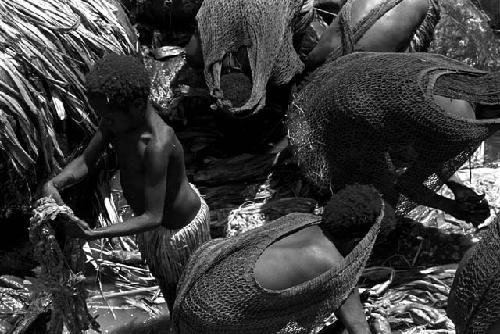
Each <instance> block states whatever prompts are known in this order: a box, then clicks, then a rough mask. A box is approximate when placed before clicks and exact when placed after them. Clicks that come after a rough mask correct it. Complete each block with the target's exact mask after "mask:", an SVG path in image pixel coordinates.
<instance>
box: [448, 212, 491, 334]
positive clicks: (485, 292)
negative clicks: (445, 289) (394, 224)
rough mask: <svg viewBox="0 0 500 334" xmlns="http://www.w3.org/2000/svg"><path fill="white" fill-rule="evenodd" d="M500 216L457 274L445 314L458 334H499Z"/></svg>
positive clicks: (465, 256) (463, 261) (464, 259)
mask: <svg viewBox="0 0 500 334" xmlns="http://www.w3.org/2000/svg"><path fill="white" fill-rule="evenodd" d="M499 273H500V216H497V217H496V218H495V220H494V221H493V222H492V223H491V224H490V225H489V226H488V229H487V230H486V231H484V234H482V239H481V241H479V242H478V243H477V244H476V245H475V246H474V247H473V248H471V249H470V250H468V251H467V252H466V253H465V255H464V257H463V259H462V261H461V262H460V264H459V265H458V269H457V271H456V273H455V279H454V280H453V284H452V286H451V290H450V294H449V296H448V308H447V310H446V313H447V314H448V317H450V319H451V320H452V321H453V323H454V324H455V330H456V332H457V334H468V333H477V334H497V333H500V297H499V291H500V276H499Z"/></svg>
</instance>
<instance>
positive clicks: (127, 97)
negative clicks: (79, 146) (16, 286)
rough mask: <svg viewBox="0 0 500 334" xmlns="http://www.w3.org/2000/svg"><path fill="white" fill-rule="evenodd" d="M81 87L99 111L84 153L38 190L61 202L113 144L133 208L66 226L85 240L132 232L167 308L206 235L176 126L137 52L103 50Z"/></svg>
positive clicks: (203, 215) (206, 225)
mask: <svg viewBox="0 0 500 334" xmlns="http://www.w3.org/2000/svg"><path fill="white" fill-rule="evenodd" d="M86 88H87V91H88V98H89V103H90V104H91V106H92V108H93V109H94V110H95V111H96V112H97V113H98V114H99V115H100V117H101V122H100V124H99V128H98V130H97V132H96V133H95V135H94V137H93V138H92V139H91V141H90V143H89V144H88V146H87V147H86V148H85V150H84V151H83V153H82V154H81V155H80V156H78V157H77V158H76V159H75V160H73V161H72V162H70V163H69V164H68V165H67V166H66V167H65V168H64V169H63V170H62V171H61V173H59V174H58V175H56V176H55V177H53V178H52V179H50V180H49V181H48V182H47V183H46V184H45V185H44V188H43V194H44V195H45V196H48V195H51V196H52V197H53V198H54V199H55V200H56V201H57V202H58V203H62V199H61V196H60V194H59V192H60V191H61V190H63V189H66V188H68V187H70V186H72V185H74V184H76V183H78V182H80V181H82V180H83V179H84V178H85V176H86V175H87V174H88V173H89V172H90V171H91V170H92V169H95V168H96V165H97V161H98V159H99V157H100V156H101V154H102V153H103V152H104V150H105V149H106V148H107V146H108V145H109V144H111V145H112V146H113V147H114V149H115V150H116V154H117V160H118V165H119V170H120V180H121V185H122V188H123V194H124V196H125V198H126V199H127V202H128V203H129V204H130V206H131V208H132V210H133V212H134V215H135V216H134V217H132V218H130V219H128V220H126V221H125V222H123V223H121V224H115V225H111V226H107V227H101V228H97V229H91V228H89V225H88V224H87V223H85V222H84V221H80V222H79V223H78V224H75V225H70V226H67V231H66V233H67V234H68V235H69V236H72V237H77V238H82V239H85V240H95V239H99V238H111V237H118V236H125V235H133V234H137V236H138V238H137V240H138V244H139V248H140V250H141V253H142V256H143V257H144V258H145V260H146V262H147V264H148V266H149V269H150V270H151V272H152V274H153V275H154V276H155V277H156V279H157V281H158V283H159V285H160V288H161V291H162V293H163V295H164V297H165V299H166V301H167V304H168V305H169V307H170V308H172V305H173V302H174V300H175V290H176V286H177V282H178V279H179V277H180V275H181V273H182V270H183V266H184V264H185V263H186V262H187V261H188V258H189V256H190V255H191V253H192V252H193V251H194V250H195V249H196V247H198V245H200V244H201V243H203V242H205V241H207V240H209V239H210V235H209V215H208V207H207V204H206V203H205V201H204V200H203V199H202V198H201V197H200V194H199V193H198V191H197V190H196V188H195V187H194V186H193V185H192V184H190V183H189V182H188V180H187V177H186V171H185V168H184V152H183V149H182V146H181V144H180V142H179V140H178V139H177V137H176V135H175V133H174V130H173V129H172V128H171V127H170V126H168V125H167V124H166V123H165V122H164V121H163V120H162V119H161V118H160V116H159V115H158V114H157V113H156V110H155V109H154V108H153V107H152V106H151V104H150V103H149V102H148V95H149V90H150V81H149V78H148V74H147V72H146V69H145V67H144V65H143V64H142V63H141V62H140V61H139V60H138V59H137V58H135V57H133V56H126V55H117V54H109V55H106V56H104V57H103V58H102V59H100V60H98V61H97V62H96V64H95V66H94V67H93V68H92V69H91V71H90V72H89V73H88V74H87V75H86Z"/></svg>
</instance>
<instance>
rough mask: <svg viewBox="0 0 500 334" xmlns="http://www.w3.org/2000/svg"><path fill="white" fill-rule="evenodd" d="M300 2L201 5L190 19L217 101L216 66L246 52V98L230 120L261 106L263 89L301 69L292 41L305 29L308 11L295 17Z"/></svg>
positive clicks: (208, 1) (244, 0) (213, 1)
mask: <svg viewBox="0 0 500 334" xmlns="http://www.w3.org/2000/svg"><path fill="white" fill-rule="evenodd" d="M303 5H304V1H303V0H276V1H264V0H232V1H224V0H205V1H203V4H202V6H201V8H200V10H199V11H198V14H197V16H196V18H197V21H198V31H199V33H200V37H201V45H202V50H203V59H204V63H205V69H204V72H205V80H206V84H207V86H208V88H209V90H210V92H211V93H212V94H213V95H214V96H215V97H217V98H219V99H220V100H222V98H223V92H222V96H221V90H220V74H221V73H220V69H221V68H220V66H221V63H222V59H223V57H224V56H225V55H226V54H227V53H230V52H236V51H238V49H239V48H241V47H246V48H247V55H248V60H249V63H250V68H251V71H252V93H251V95H250V97H249V99H248V100H247V101H246V103H245V104H243V105H242V106H240V107H237V108H234V107H232V108H230V109H229V111H230V112H231V113H233V114H235V115H245V114H251V113H254V112H257V111H259V110H260V109H261V108H262V107H263V106H264V105H265V102H266V85H267V84H268V83H271V84H275V85H281V84H285V83H288V82H289V81H290V80H291V79H292V78H293V77H294V76H295V75H296V74H297V73H299V72H301V71H302V69H303V68H304V64H303V63H302V62H301V60H300V59H299V56H298V54H297V52H296V51H295V49H294V45H293V38H294V35H295V34H299V33H301V32H303V31H304V30H305V28H306V27H307V25H308V24H309V22H310V21H311V20H312V11H309V12H306V13H301V9H302V6H303Z"/></svg>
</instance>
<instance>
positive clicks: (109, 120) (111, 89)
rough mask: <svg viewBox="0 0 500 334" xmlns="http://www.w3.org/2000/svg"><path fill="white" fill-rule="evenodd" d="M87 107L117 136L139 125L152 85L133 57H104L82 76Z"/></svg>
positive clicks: (115, 55)
mask: <svg viewBox="0 0 500 334" xmlns="http://www.w3.org/2000/svg"><path fill="white" fill-rule="evenodd" d="M85 87H86V89H87V94H88V99H89V103H90V105H91V106H92V108H93V109H94V110H95V111H96V112H97V113H98V114H99V116H101V117H102V119H103V121H104V123H105V124H106V125H107V126H108V127H109V128H110V129H111V130H112V131H113V132H116V133H121V132H125V131H127V130H129V129H131V128H134V127H136V126H139V125H140V124H142V122H143V119H144V113H145V110H146V108H147V101H148V96H149V91H150V88H151V82H150V79H149V76H148V73H147V71H146V68H145V66H144V64H143V63H142V62H141V61H140V60H139V59H138V58H137V57H135V56H130V55H119V54H107V55H105V56H104V57H103V58H101V59H99V60H98V61H97V62H96V63H95V65H94V66H93V67H92V69H91V70H90V71H89V72H88V73H87V75H86V76H85Z"/></svg>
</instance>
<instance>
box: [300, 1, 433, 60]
mask: <svg viewBox="0 0 500 334" xmlns="http://www.w3.org/2000/svg"><path fill="white" fill-rule="evenodd" d="M429 1H430V0H403V1H401V2H400V3H399V4H397V5H396V6H395V7H393V8H392V9H390V10H389V11H388V12H387V13H385V14H384V15H383V16H382V17H381V18H380V19H378V20H377V21H376V22H375V23H374V24H373V25H372V26H371V27H369V28H368V30H367V31H366V33H365V34H364V35H363V36H362V37H361V38H360V39H359V41H353V42H354V43H355V45H354V51H374V52H382V51H383V52H398V51H404V50H405V49H406V48H408V47H409V45H410V41H411V39H412V38H413V35H414V34H415V31H416V30H417V29H418V27H419V26H420V24H421V23H422V22H423V20H424V19H425V17H426V15H427V11H428V9H429ZM384 2H387V0H353V1H352V2H351V7H350V12H349V13H348V14H347V16H349V17H350V21H349V22H348V23H349V25H350V29H354V27H355V26H356V25H358V24H359V23H360V22H361V21H362V20H363V19H365V18H366V17H367V16H368V14H369V13H370V11H371V10H373V9H374V8H376V7H378V6H380V5H381V4H383V3H384ZM343 10H344V11H345V10H346V9H345V8H344V9H343ZM340 24H341V23H340V17H337V18H336V19H335V20H334V21H333V22H332V23H331V24H330V26H329V27H328V28H327V30H326V31H325V32H324V33H323V35H322V36H321V38H320V40H319V42H318V44H317V46H316V47H315V48H314V49H313V51H311V53H310V54H309V56H308V58H307V60H306V66H307V67H308V68H315V67H317V66H319V65H321V64H322V63H323V62H324V61H325V60H326V59H327V58H328V56H329V54H330V53H331V52H332V51H334V50H335V49H340V48H342V47H343V45H342V31H343V30H342V28H341V25H340Z"/></svg>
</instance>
